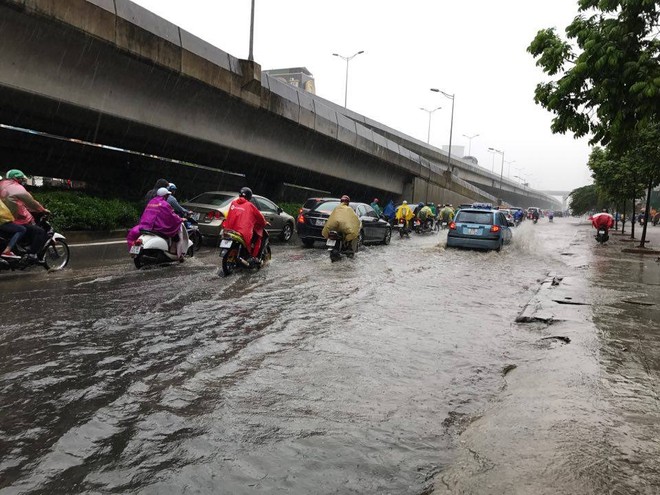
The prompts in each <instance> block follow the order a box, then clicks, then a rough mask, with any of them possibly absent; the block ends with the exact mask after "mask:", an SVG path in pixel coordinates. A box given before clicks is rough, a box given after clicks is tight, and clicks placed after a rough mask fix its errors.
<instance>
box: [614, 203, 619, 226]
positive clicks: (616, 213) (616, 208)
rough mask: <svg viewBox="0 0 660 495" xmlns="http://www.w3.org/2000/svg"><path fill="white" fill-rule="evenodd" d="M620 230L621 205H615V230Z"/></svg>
mask: <svg viewBox="0 0 660 495" xmlns="http://www.w3.org/2000/svg"><path fill="white" fill-rule="evenodd" d="M617 230H619V205H618V204H616V205H615V206H614V232H616V231H617Z"/></svg>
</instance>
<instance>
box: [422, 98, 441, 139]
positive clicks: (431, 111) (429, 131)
mask: <svg viewBox="0 0 660 495" xmlns="http://www.w3.org/2000/svg"><path fill="white" fill-rule="evenodd" d="M441 108H442V107H438V108H434V109H433V110H428V109H426V108H424V107H419V109H420V110H424V111H425V112H428V114H429V130H428V132H427V134H426V143H427V144H430V143H431V115H433V112H435V111H436V110H440V109H441Z"/></svg>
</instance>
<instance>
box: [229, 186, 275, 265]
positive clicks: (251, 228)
mask: <svg viewBox="0 0 660 495" xmlns="http://www.w3.org/2000/svg"><path fill="white" fill-rule="evenodd" d="M251 199H252V189H250V188H249V187H243V188H242V189H241V190H240V192H239V195H238V198H236V199H235V200H234V201H232V202H231V204H230V205H229V211H228V212H227V218H226V219H225V221H224V222H223V224H222V228H224V229H230V230H235V231H236V232H238V233H239V234H241V236H242V237H243V240H244V241H245V244H246V245H247V246H248V248H249V249H250V256H251V258H250V260H249V262H250V264H252V265H254V264H256V263H258V258H259V251H260V250H261V240H262V238H263V235H264V228H265V227H266V223H267V222H266V219H265V218H264V216H263V214H262V213H261V212H260V211H259V209H258V208H257V207H256V206H254V204H253V203H251V202H250V200H251Z"/></svg>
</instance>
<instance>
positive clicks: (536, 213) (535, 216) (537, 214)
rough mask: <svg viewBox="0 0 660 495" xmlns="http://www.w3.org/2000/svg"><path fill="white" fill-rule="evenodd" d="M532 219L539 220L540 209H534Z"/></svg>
mask: <svg viewBox="0 0 660 495" xmlns="http://www.w3.org/2000/svg"><path fill="white" fill-rule="evenodd" d="M532 220H534V222H538V221H539V210H532Z"/></svg>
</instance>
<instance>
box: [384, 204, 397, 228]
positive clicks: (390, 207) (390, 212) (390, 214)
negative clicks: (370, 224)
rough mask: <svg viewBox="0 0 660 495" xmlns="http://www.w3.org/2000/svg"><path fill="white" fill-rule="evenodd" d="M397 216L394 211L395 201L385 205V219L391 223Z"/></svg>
mask: <svg viewBox="0 0 660 495" xmlns="http://www.w3.org/2000/svg"><path fill="white" fill-rule="evenodd" d="M395 214H396V210H395V209H394V201H392V200H391V199H390V200H389V202H388V203H387V205H385V209H384V210H383V215H385V218H387V220H388V221H389V222H390V223H391V222H392V221H393V220H394V216H395Z"/></svg>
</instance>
